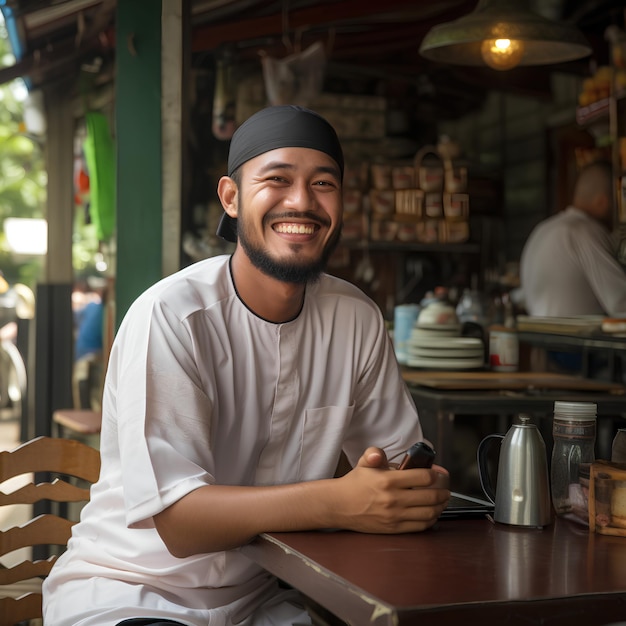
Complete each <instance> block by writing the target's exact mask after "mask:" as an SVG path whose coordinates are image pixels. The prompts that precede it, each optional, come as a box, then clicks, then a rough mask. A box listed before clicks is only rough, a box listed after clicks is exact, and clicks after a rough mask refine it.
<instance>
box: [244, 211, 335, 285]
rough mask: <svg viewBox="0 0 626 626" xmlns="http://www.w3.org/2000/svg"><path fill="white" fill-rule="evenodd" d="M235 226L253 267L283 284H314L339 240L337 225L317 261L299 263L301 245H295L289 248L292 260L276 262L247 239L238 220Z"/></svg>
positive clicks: (262, 249) (263, 249)
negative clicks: (291, 252)
mask: <svg viewBox="0 0 626 626" xmlns="http://www.w3.org/2000/svg"><path fill="white" fill-rule="evenodd" d="M237 226H238V228H237V235H238V238H239V244H240V245H241V247H242V248H243V250H244V252H245V253H246V255H247V257H248V258H249V259H250V262H251V263H252V265H254V267H256V268H257V269H258V270H260V271H261V272H263V273H264V274H266V275H267V276H270V277H272V278H275V279H276V280H279V281H281V282H283V283H292V284H298V285H304V284H307V283H314V282H315V281H317V280H319V278H320V276H321V274H322V272H323V271H324V270H325V269H326V265H327V264H328V259H329V258H330V256H331V255H332V253H333V252H334V251H335V249H336V248H337V245H338V244H339V240H340V239H341V225H339V226H338V227H337V230H336V231H335V232H334V233H333V235H332V237H331V238H330V239H329V241H328V243H327V244H326V246H325V247H324V250H323V251H322V255H321V256H320V258H319V259H316V260H314V261H311V262H309V263H302V262H301V261H298V258H297V252H298V249H299V248H300V247H301V244H297V243H296V244H292V246H291V248H292V250H293V251H294V255H293V257H292V259H280V260H277V259H273V258H272V257H271V256H270V255H269V254H268V253H267V251H266V250H265V248H263V247H261V246H260V245H257V244H255V243H253V242H252V241H251V240H250V239H249V238H248V236H247V232H246V228H245V227H242V224H241V220H238V224H237Z"/></svg>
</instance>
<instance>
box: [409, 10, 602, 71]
mask: <svg viewBox="0 0 626 626" xmlns="http://www.w3.org/2000/svg"><path fill="white" fill-rule="evenodd" d="M507 40H508V41H509V42H511V43H512V44H513V43H515V44H518V46H521V48H522V53H521V54H519V53H518V54H517V55H515V56H516V58H515V62H514V61H511V63H509V64H508V65H507V64H506V62H505V63H504V67H497V61H496V64H495V65H494V64H492V63H490V62H488V61H487V57H486V56H485V55H486V54H489V53H488V52H486V50H487V48H491V49H492V50H495V49H496V47H495V42H496V41H498V42H500V41H503V42H506V41H507ZM485 42H494V44H493V45H490V44H487V43H485ZM590 53H591V46H590V45H589V43H588V42H587V40H586V39H585V37H584V36H583V34H582V33H581V32H580V31H579V30H578V29H576V28H575V27H573V26H570V25H569V24H565V23H562V22H554V21H552V20H549V19H547V18H545V17H543V16H541V15H538V14H537V13H534V12H533V11H531V10H530V9H529V8H528V6H527V2H524V1H523V0H479V2H478V5H477V6H476V8H475V9H474V11H472V12H471V13H469V14H468V15H465V16H463V17H460V18H459V19H457V20H453V21H452V22H446V23H444V24H439V25H437V26H434V27H433V28H432V29H431V30H430V31H429V32H428V33H427V34H426V36H425V37H424V39H423V40H422V44H421V46H420V54H421V55H422V56H424V57H425V58H427V59H430V60H431V61H439V62H441V63H450V64H453V65H476V66H480V65H485V64H486V63H487V64H489V65H491V66H492V67H496V69H510V67H514V66H515V65H548V64H551V63H564V62H566V61H573V60H574V59H580V58H582V57H585V56H587V55H589V54H590Z"/></svg>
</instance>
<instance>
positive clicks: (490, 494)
mask: <svg viewBox="0 0 626 626" xmlns="http://www.w3.org/2000/svg"><path fill="white" fill-rule="evenodd" d="M494 439H499V440H500V443H502V440H503V439H504V435H500V434H493V435H487V436H486V437H485V438H484V439H483V440H482V441H481V442H480V443H479V444H478V450H477V451H476V460H477V461H478V477H479V478H480V486H481V487H482V488H483V491H484V493H485V495H486V496H487V498H488V499H489V501H490V502H491V504H495V503H496V491H495V488H494V484H493V481H492V480H491V476H490V474H489V465H488V464H487V450H488V449H489V444H491V443H492V442H493V440H494Z"/></svg>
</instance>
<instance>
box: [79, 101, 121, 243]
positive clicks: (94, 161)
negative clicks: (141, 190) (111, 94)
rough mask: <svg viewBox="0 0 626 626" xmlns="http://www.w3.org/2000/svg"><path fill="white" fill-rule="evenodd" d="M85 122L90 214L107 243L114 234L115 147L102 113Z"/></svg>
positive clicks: (88, 114) (98, 234)
mask: <svg viewBox="0 0 626 626" xmlns="http://www.w3.org/2000/svg"><path fill="white" fill-rule="evenodd" d="M85 119H86V122H87V137H86V139H85V143H84V145H83V150H84V152H85V160H86V162H87V169H88V171H89V189H90V194H89V195H90V206H89V213H90V215H91V221H92V222H93V224H94V226H95V227H96V235H97V237H98V239H99V240H100V241H107V240H108V239H110V237H111V236H112V235H113V232H114V231H115V196H116V178H115V144H114V141H113V138H112V137H111V132H110V129H109V123H108V121H107V119H106V117H105V116H104V115H103V114H102V113H97V112H89V113H87V114H86V116H85Z"/></svg>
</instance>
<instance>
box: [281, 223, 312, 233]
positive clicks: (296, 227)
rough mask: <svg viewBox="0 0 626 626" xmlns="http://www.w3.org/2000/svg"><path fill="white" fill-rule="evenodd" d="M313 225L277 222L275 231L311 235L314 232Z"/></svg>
mask: <svg viewBox="0 0 626 626" xmlns="http://www.w3.org/2000/svg"><path fill="white" fill-rule="evenodd" d="M314 230H315V229H314V227H313V226H307V225H305V224H277V225H276V232H278V233H289V234H297V235H312V234H313V232H314Z"/></svg>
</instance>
